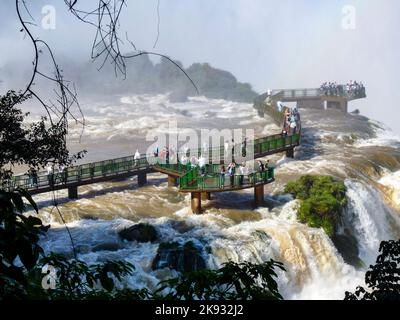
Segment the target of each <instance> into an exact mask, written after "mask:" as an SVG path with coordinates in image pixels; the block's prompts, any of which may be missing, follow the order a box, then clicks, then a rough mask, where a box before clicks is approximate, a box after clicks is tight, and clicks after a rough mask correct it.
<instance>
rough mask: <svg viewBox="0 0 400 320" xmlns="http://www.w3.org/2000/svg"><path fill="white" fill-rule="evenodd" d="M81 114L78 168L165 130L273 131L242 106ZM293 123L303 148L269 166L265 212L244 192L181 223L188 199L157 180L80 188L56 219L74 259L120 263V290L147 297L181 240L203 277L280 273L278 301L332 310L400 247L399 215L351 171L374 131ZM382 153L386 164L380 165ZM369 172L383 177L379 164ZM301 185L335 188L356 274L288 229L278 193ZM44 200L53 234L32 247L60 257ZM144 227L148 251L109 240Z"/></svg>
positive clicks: (286, 205)
mask: <svg viewBox="0 0 400 320" xmlns="http://www.w3.org/2000/svg"><path fill="white" fill-rule="evenodd" d="M87 109H88V116H87V122H88V126H87V129H86V131H85V132H84V136H83V146H82V148H83V147H85V148H86V149H88V150H89V155H88V158H87V159H89V160H96V159H105V158H107V157H112V156H120V155H123V154H127V153H128V154H129V153H133V151H131V152H129V150H133V149H135V148H136V147H137V146H142V147H143V148H144V146H145V142H144V140H143V137H144V136H145V135H146V133H147V132H148V130H152V129H155V130H165V128H166V126H167V124H168V121H169V120H171V119H174V120H177V121H178V124H180V125H182V127H193V128H197V129H199V128H203V127H205V128H210V127H211V128H212V127H216V128H225V127H228V128H236V127H239V128H246V127H252V128H254V129H255V132H256V134H257V135H265V134H272V133H275V132H276V130H278V128H276V127H275V126H274V125H273V124H272V122H271V121H270V120H269V119H268V118H266V119H262V118H260V117H258V115H257V113H256V112H255V111H254V109H253V108H252V105H250V104H242V103H235V102H230V101H224V100H209V99H206V98H204V97H202V98H192V99H190V101H189V102H188V103H185V104H182V103H170V102H169V101H168V99H167V97H166V96H164V95H159V96H133V97H123V98H121V100H120V102H119V103H115V104H114V105H110V104H102V103H97V104H96V103H92V104H89V105H88V106H87ZM301 112H302V121H303V127H304V132H303V134H304V136H303V140H302V146H301V147H300V148H299V149H298V152H297V153H296V158H295V159H294V160H292V159H287V158H285V157H284V156H283V157H282V155H275V156H272V157H270V159H271V161H272V162H274V163H275V164H276V172H277V176H276V182H275V183H274V184H271V185H268V186H267V187H266V192H267V193H268V194H269V195H268V197H269V200H271V201H273V203H274V207H273V209H267V208H260V209H256V210H254V209H253V207H252V197H253V193H252V192H253V191H252V190H244V191H241V192H236V193H223V194H216V195H213V198H212V200H211V201H207V202H206V203H205V204H204V210H205V212H204V214H202V215H193V214H191V213H190V211H189V203H190V196H189V195H185V194H181V193H179V192H178V190H177V189H176V188H168V187H167V184H166V181H165V178H164V177H163V176H162V175H160V174H152V175H149V177H148V185H147V186H145V187H143V188H137V186H136V178H133V179H130V180H129V181H126V182H113V183H111V182H109V183H104V184H98V185H93V186H85V187H81V188H80V199H79V200H76V201H71V202H63V201H64V200H63V199H64V198H65V197H66V192H65V191H60V192H58V194H57V195H58V198H59V199H60V201H61V205H60V209H61V213H62V214H63V216H64V218H65V219H66V220H67V221H68V226H69V228H70V230H71V233H72V237H73V239H74V243H75V245H76V247H77V249H78V252H79V258H81V259H83V260H85V261H87V262H96V261H104V260H106V259H126V260H127V261H129V262H131V263H133V264H134V265H135V267H136V272H135V274H134V275H133V276H132V277H130V278H129V279H127V283H125V284H126V285H129V286H131V287H134V288H140V287H142V286H147V287H149V288H154V286H155V285H156V284H157V282H158V281H159V280H161V279H165V277H168V276H171V275H174V274H176V272H175V271H173V270H167V269H162V270H156V271H153V270H151V264H152V260H153V259H154V257H155V255H156V252H157V248H158V244H159V242H160V241H162V242H164V241H178V242H181V243H184V242H186V241H189V240H191V241H193V242H194V243H195V244H196V245H197V246H198V247H200V248H202V255H203V257H204V258H205V260H206V262H207V265H208V267H210V268H217V267H218V266H220V265H221V264H222V263H223V262H226V261H228V260H233V261H236V262H240V261H253V262H262V261H266V260H268V259H270V258H273V259H275V260H278V261H282V262H283V263H284V265H285V268H286V272H283V271H279V272H278V274H279V280H278V282H279V288H280V291H281V292H282V294H283V295H284V297H285V298H287V299H342V298H343V297H344V293H345V291H346V290H354V289H355V288H356V286H357V285H359V284H363V277H364V273H365V270H366V266H368V265H369V264H370V263H373V262H374V259H375V258H376V256H377V252H378V247H379V243H380V241H382V240H385V239H394V238H396V237H398V236H399V235H400V223H399V221H398V219H396V217H398V213H399V212H398V208H397V209H396V208H392V207H390V203H388V202H387V201H385V199H384V197H385V196H387V194H386V193H382V190H380V189H378V188H377V187H376V186H375V185H373V184H370V183H369V181H370V180H369V179H374V177H369V176H368V174H367V173H366V172H364V170H363V167H361V164H363V165H364V166H365V164H364V162H365V161H364V160H365V159H368V157H369V155H370V154H373V152H374V150H373V149H371V148H374V146H375V144H374V143H377V139H378V138H377V135H376V130H377V125H376V124H371V122H370V121H368V120H367V119H365V118H363V117H357V116H351V115H343V114H340V113H339V112H336V111H329V112H331V113H330V114H329V116H327V117H326V121H325V119H324V120H322V119H321V114H319V115H318V114H317V115H315V114H314V113H313V112H312V111H309V110H301ZM326 112H328V111H326ZM379 130H381V129H379ZM79 134H80V131H79V128H75V129H73V131H72V140H73V141H74V140H75V139H77V137H78V135H79ZM379 134H381V133H379ZM374 139H375V140H374ZM378 140H379V139H378ZM384 143H386V144H385V146H386V147H389V148H390V147H391V146H393V144H394V143H398V141H397V140H396V139H395V138H393V137H392V138H391V139H390V140H389V141H386V142H383V140H382V139H380V140H379V143H377V146H379V147H381V146H382V144H384ZM355 147H356V148H355ZM75 148H76V149H79V148H80V147H75ZM390 150H392V149H390ZM390 150H389V151H387V150H386V151H385V152H386V153H388V154H389V153H390V152H392V151H390ZM379 152H380V156H382V153H381V151H380V150H379ZM384 155H385V156H386V154H384ZM388 157H389V155H388ZM390 157H392V158H393V156H392V155H391V154H390ZM377 161H378V160H377ZM379 161H380V160H379ZM376 166H377V167H380V168H381V167H382V168H383V169H385V161H382V162H379V163H377V164H376ZM385 170H386V171H385V172H386V176H385V177H383V178H382V179H380V180H379V181H377V182H378V183H379V184H381V185H383V186H386V187H387V188H389V190H393V199H394V201H395V202H396V201H398V200H399V193H398V190H400V188H399V185H400V184H399V177H400V174H399V172H400V171H396V172H395V173H391V172H390V171H388V170H389V169H385ZM302 174H329V175H333V176H336V177H339V178H342V179H345V183H346V187H347V196H348V200H349V201H348V208H347V210H346V213H345V216H344V217H343V220H344V225H345V228H346V229H348V230H350V231H349V232H350V233H351V234H352V235H353V236H354V237H355V238H356V240H357V248H356V249H358V257H359V259H360V260H361V261H362V265H361V266H357V267H355V266H353V265H350V264H348V263H346V262H345V261H344V259H343V258H342V255H341V254H340V252H339V251H338V250H337V248H336V247H335V245H334V243H333V242H332V241H331V239H330V238H329V237H328V236H327V235H326V234H325V233H324V231H323V230H322V229H313V228H309V227H308V226H306V225H304V224H302V223H300V222H298V221H297V218H296V210H297V206H298V202H297V201H296V200H293V199H292V198H291V197H290V196H288V195H285V194H283V187H284V184H285V183H286V182H287V181H288V180H293V179H295V178H297V177H298V176H300V175H302ZM390 188H391V189H390ZM48 197H49V195H39V196H37V197H35V198H36V200H37V201H38V202H39V203H40V204H41V206H42V209H41V217H42V218H43V220H45V221H46V222H47V223H50V224H51V225H52V228H51V229H50V231H49V232H48V234H47V235H46V237H45V238H43V239H42V244H43V246H44V247H45V249H46V251H57V252H64V253H67V254H70V253H71V245H70V242H69V239H68V235H67V232H66V230H65V228H64V227H63V225H62V224H60V219H59V217H57V214H56V213H54V212H53V213H50V209H51V206H49V205H50V204H51V202H49V201H48ZM398 203H399V202H397V204H398ZM143 221H146V222H149V223H151V224H152V225H154V226H155V227H156V228H157V230H158V232H159V234H160V240H159V242H157V243H144V244H143V243H136V242H124V241H122V240H121V239H120V238H119V237H118V234H117V232H118V231H119V230H121V229H123V228H125V227H127V226H129V225H132V224H134V223H137V222H143ZM177 222H179V223H177Z"/></svg>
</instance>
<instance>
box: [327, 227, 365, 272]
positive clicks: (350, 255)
mask: <svg viewBox="0 0 400 320" xmlns="http://www.w3.org/2000/svg"><path fill="white" fill-rule="evenodd" d="M332 242H333V244H334V245H335V247H336V249H337V250H338V251H339V253H340V254H341V255H342V257H343V260H344V261H345V262H346V263H348V264H350V265H352V266H355V267H362V266H363V262H362V260H361V259H360V258H359V256H358V254H359V252H358V243H357V239H356V238H355V237H354V236H352V235H349V234H335V235H334V236H333V237H332Z"/></svg>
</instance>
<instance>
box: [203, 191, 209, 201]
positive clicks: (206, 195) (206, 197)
mask: <svg viewBox="0 0 400 320" xmlns="http://www.w3.org/2000/svg"><path fill="white" fill-rule="evenodd" d="M201 200H211V193H210V192H202V193H201Z"/></svg>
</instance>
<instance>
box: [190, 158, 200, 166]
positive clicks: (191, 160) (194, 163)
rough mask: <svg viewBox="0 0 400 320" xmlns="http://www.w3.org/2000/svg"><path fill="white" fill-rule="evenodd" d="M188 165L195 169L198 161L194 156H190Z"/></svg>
mask: <svg viewBox="0 0 400 320" xmlns="http://www.w3.org/2000/svg"><path fill="white" fill-rule="evenodd" d="M190 164H191V166H192V168H196V167H197V164H198V160H197V157H196V156H191V157H190Z"/></svg>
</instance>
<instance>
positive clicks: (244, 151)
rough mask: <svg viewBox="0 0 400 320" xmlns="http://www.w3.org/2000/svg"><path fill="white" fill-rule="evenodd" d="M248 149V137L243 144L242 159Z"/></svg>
mask: <svg viewBox="0 0 400 320" xmlns="http://www.w3.org/2000/svg"><path fill="white" fill-rule="evenodd" d="M246 148H247V137H245V138H244V139H243V141H242V144H241V149H242V157H245V156H246Z"/></svg>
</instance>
